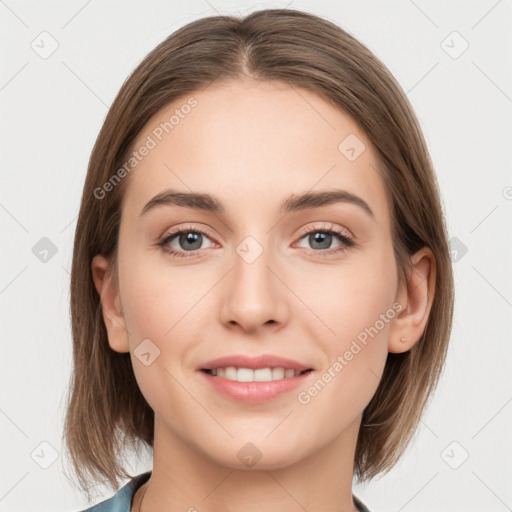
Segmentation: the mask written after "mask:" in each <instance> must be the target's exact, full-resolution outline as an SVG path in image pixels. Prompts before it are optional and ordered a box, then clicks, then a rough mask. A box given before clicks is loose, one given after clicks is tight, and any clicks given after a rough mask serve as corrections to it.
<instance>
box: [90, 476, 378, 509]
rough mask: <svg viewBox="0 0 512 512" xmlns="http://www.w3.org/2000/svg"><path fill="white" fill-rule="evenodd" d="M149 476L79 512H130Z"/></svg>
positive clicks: (356, 503) (358, 507)
mask: <svg viewBox="0 0 512 512" xmlns="http://www.w3.org/2000/svg"><path fill="white" fill-rule="evenodd" d="M150 476H151V471H148V472H146V473H142V474H140V475H138V476H136V477H134V478H132V479H131V480H130V481H129V482H128V483H127V484H126V485H125V486H124V487H121V489H119V491H117V493H116V494H114V496H112V498H109V499H108V500H105V501H102V502H101V503H98V504H97V505H94V507H91V508H88V509H86V510H82V511H81V512H130V508H131V506H132V500H133V496H134V495H135V493H136V492H137V489H138V488H139V487H140V486H141V485H143V484H144V483H145V482H146V481H147V480H148V479H149V477H150ZM352 498H353V499H354V503H355V505H356V507H357V510H359V512H370V511H369V510H368V508H367V507H366V505H364V503H363V502H362V501H361V500H360V499H359V498H357V497H356V496H352Z"/></svg>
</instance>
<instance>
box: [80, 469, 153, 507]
mask: <svg viewBox="0 0 512 512" xmlns="http://www.w3.org/2000/svg"><path fill="white" fill-rule="evenodd" d="M150 476H151V471H147V472H146V473H142V474H140V475H138V476H135V477H133V478H132V479H131V480H130V481H129V482H128V483H126V484H125V485H124V486H123V487H121V489H119V490H118V491H117V492H116V493H115V494H114V496H112V497H111V498H108V499H107V500H105V501H102V502H101V503H98V504H97V505H94V506H93V507H90V508H88V509H85V510H82V511H81V512H130V508H131V505H132V500H133V496H134V494H135V492H136V491H137V489H138V488H139V487H140V486H141V485H142V484H144V483H145V482H146V481H147V480H148V479H149V477H150Z"/></svg>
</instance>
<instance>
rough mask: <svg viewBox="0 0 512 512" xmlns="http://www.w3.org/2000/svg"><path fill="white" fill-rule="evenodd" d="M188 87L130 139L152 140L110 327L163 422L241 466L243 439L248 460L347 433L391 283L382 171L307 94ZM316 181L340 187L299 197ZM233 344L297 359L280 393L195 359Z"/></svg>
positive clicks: (230, 350) (282, 88)
mask: <svg viewBox="0 0 512 512" xmlns="http://www.w3.org/2000/svg"><path fill="white" fill-rule="evenodd" d="M191 97H193V98H194V99H195V101H193V102H189V103H188V104H189V105H191V104H192V103H193V104H194V106H193V107H191V108H183V105H186V104H187V101H188V100H189V97H187V98H184V99H183V100H180V101H177V102H175V103H173V104H172V105H169V106H168V107H166V108H165V109H163V110H161V111H160V112H158V113H157V114H156V115H155V116H154V117H153V119H151V120H150V122H149V123H148V124H147V125H146V127H145V129H144V130H143V131H142V132H141V133H140V134H139V136H138V138H137V141H136V142H135V144H134V148H140V147H141V146H142V145H144V144H147V145H148V146H151V148H150V150H149V151H148V152H147V154H146V156H144V157H143V158H142V159H141V160H140V162H139V163H138V164H137V165H136V167H135V168H134V170H132V171H131V173H130V175H129V176H128V177H126V178H124V179H126V180H128V181H127V188H126V192H125V195H124V200H123V207H122V219H121V225H120V233H119V252H118V283H119V284H118V296H117V299H116V301H115V303H116V305H117V307H118V308H119V311H120V312H121V313H120V317H119V320H118V321H117V324H118V325H121V324H122V325H124V327H125V328H126V330H124V329H117V330H116V328H115V327H113V328H110V329H109V343H110V345H111V347H112V348H113V349H114V350H116V351H118V352H127V351H130V354H131V358H132V363H133V368H134V372H135V375H136V378H137V381H138V384H139V386H140V389H141V391H142V393H143V394H144V396H145V398H146V400H147V401H148V403H149V405H150V406H151V407H152V409H153V410H154V411H155V413H156V418H157V424H158V425H159V426H158V428H161V429H164V430H165V431H166V432H167V433H168V434H169V437H172V438H174V439H180V440H181V442H184V443H186V444H187V445H188V446H190V447H192V449H193V450H195V451H196V452H197V453H200V454H202V455H203V456H204V457H207V458H209V459H210V460H213V461H216V462H217V463H220V464H222V465H224V466H232V467H243V464H242V462H241V459H240V458H239V450H240V449H241V448H242V447H243V446H245V445H246V443H248V442H251V443H252V444H253V445H254V446H255V447H257V449H258V450H259V451H260V452H261V453H262V454H264V458H263V459H262V460H261V463H260V467H261V466H262V465H263V466H267V467H276V466H277V465H286V464H291V463H293V462H295V461H298V460H300V459H303V458H304V457H306V456H308V455H310V454H312V453H314V452H318V451H319V450H321V449H322V448H326V447H328V445H330V444H331V443H333V442H335V441H336V440H337V439H340V438H342V437H343V436H345V435H347V433H351V434H350V435H352V436H354V435H356V434H357V429H358V426H359V422H360V419H361V414H362V412H363V409H364V408H365V406H366V405H367V404H368V402H369V401H370V399H371V397H372V396H373V394H374V393H375V390H376V388H377V385H378V382H379V377H380V376H381V374H382V370H383V368H384V364H385V360H386V356H387V353H388V348H389V347H388V340H389V336H390V332H391V330H392V329H393V325H394V322H395V320H393V319H394V318H395V317H396V316H397V315H398V309H397V307H396V305H397V303H396V300H397V297H398V293H399V289H398V280H397V273H396V269H395V259H394V254H393V246H392V241H391V224H390V205H389V204H388V202H387V196H386V190H385V188H384V182H383V180H382V178H381V176H380V174H379V171H378V167H379V165H378V162H377V158H376V154H375V153H374V151H373V149H372V147H371V145H370V142H369V140H368V139H367V137H366V136H365V134H364V133H363V132H362V131H361V129H360V128H359V127H358V126H357V125H356V123H355V122H354V121H353V120H352V119H351V118H350V117H349V116H348V115H347V114H346V113H344V112H343V111H341V110H339V109H337V108H334V107H333V106H332V105H330V104H329V103H327V102H326V101H324V100H323V99H322V98H321V97H319V96H317V95H315V94H314V93H312V92H308V91H306V90H303V89H293V88H290V87H289V86H287V85H286V84H282V83H277V82H273V83H269V82H252V81H251V82H238V81H233V82H229V83H223V84H213V85H210V86H209V87H208V88H207V89H205V90H203V91H199V92H197V93H195V94H192V95H191ZM177 109H178V112H179V114H178V113H176V110H177ZM173 114H176V115H177V116H178V117H179V121H178V122H176V119H177V118H175V119H174V125H173V128H172V130H169V129H168V131H169V133H166V132H165V130H162V126H163V123H165V122H169V119H170V118H171V116H172V115H173ZM158 127H160V130H158ZM148 137H149V138H148ZM347 137H348V138H347ZM150 139H151V140H152V141H153V142H154V143H155V144H153V143H148V141H149V140H150ZM160 139H161V140H160ZM153 146H154V147H153ZM169 191H173V192H179V193H183V194H191V193H194V194H208V195H210V196H212V198H213V199H212V200H210V201H202V202H199V201H197V200H196V201H195V202H192V203H190V202H189V203H187V202H186V201H185V199H184V196H181V197H179V196H178V197H177V198H176V196H175V197H174V199H173V198H172V197H171V196H169V195H168V196H167V197H166V198H165V197H164V196H165V193H166V192H169ZM324 192H327V193H329V192H335V193H338V195H335V194H331V195H330V196H318V198H317V199H316V200H313V199H311V197H310V198H309V200H307V197H306V198H305V197H302V196H303V194H313V195H315V194H320V193H324ZM343 192H344V193H345V196H343V195H342V194H341V193H343ZM157 196H159V199H158V200H156V201H152V200H153V199H154V198H155V197H157ZM301 197H302V200H301ZM343 197H345V198H353V200H348V199H345V200H343ZM326 198H327V199H326ZM354 198H355V199H354ZM104 200H108V198H106V199H104ZM180 232H181V233H180ZM399 307H401V306H399ZM232 355H241V356H248V357H256V356H260V355H272V356H278V357H283V358H287V359H291V360H293V361H295V362H297V363H300V364H301V365H303V367H305V368H307V369H310V371H308V372H306V373H304V374H302V375H301V376H300V377H294V378H293V379H294V384H293V386H291V387H292V388H291V389H287V390H286V391H282V389H281V388H279V389H281V392H280V393H277V394H275V393H274V394H272V393H273V392H275V390H276V389H277V386H279V385H277V386H276V385H272V384H271V385H266V386H265V385H261V383H257V384H256V385H250V384H248V383H243V384H237V383H234V382H232V381H230V380H229V379H225V378H222V377H220V376H219V374H218V375H217V376H207V375H206V373H205V372H204V371H201V369H204V368H205V367H207V366H208V365H207V363H208V361H211V360H213V359H217V358H220V357H225V356H232ZM224 366H225V365H224ZM238 366H242V363H241V364H240V365H238ZM265 366H267V367H269V366H280V365H279V364H277V365H276V364H270V363H269V362H268V361H267V362H266V364H265ZM282 366H285V364H284V363H283V365H282ZM220 373H221V371H220ZM242 373H243V372H242ZM240 375H241V373H238V374H237V376H240ZM244 375H245V373H244ZM259 375H260V376H261V375H268V374H266V373H265V372H260V373H259ZM274 375H277V377H279V371H277V374H274ZM220 379H222V380H223V381H224V384H225V383H226V382H228V385H227V386H224V387H223V388H222V389H223V390H224V389H227V388H229V389H230V390H231V393H234V394H235V395H236V396H234V395H233V394H226V392H224V391H221V390H219V387H218V386H217V384H218V382H220ZM242 379H243V377H242ZM214 380H216V382H213V381H214ZM284 380H286V378H285V379H284ZM230 382H231V384H229V383H230ZM280 382H281V384H282V382H283V381H280ZM251 386H252V387H251ZM264 387H266V390H263V391H261V389H262V388H264ZM255 388H258V389H259V392H260V394H254V393H252V391H251V390H254V389H255ZM272 390H274V391H272ZM265 393H268V394H267V395H265ZM242 395H243V396H245V399H244V398H243V397H241V396H242ZM246 449H248V448H246ZM250 449H254V448H250Z"/></svg>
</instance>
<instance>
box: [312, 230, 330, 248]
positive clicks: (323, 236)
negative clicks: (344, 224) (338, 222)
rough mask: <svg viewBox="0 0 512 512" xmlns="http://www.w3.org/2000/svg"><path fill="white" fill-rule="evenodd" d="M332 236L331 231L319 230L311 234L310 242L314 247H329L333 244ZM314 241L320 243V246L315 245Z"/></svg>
mask: <svg viewBox="0 0 512 512" xmlns="http://www.w3.org/2000/svg"><path fill="white" fill-rule="evenodd" d="M331 238H332V235H330V234H329V233H323V232H321V231H319V232H316V233H313V234H311V235H309V242H310V244H311V246H312V247H313V248H317V249H328V248H329V246H330V245H331ZM313 242H315V243H319V244H320V247H318V246H317V247H315V246H314V243H313Z"/></svg>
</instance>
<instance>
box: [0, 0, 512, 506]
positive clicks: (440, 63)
mask: <svg viewBox="0 0 512 512" xmlns="http://www.w3.org/2000/svg"><path fill="white" fill-rule="evenodd" d="M285 6H288V7H290V8H296V9H304V10H307V11H310V12H312V13H315V14H319V15H322V16H325V17H327V18H329V19H330V20H331V21H334V22H335V23H338V24H339V25H341V26H342V27H343V28H344V29H345V30H347V31H348V32H350V33H351V34H353V35H354V36H356V37H357V38H359V39H360V40H361V41H362V42H363V43H364V44H366V45H367V46H368V47H369V48H370V49H371V50H372V51H373V52H374V53H375V54H376V55H377V56H378V57H379V58H380V59H381V60H382V61H383V62H384V63H385V64H386V65H387V66H388V67H389V69H390V70H391V72H392V73H393V74H394V75H395V77H396V78H397V79H398V81H399V83H400V84H401V85H402V87H403V88H404V90H405V91H406V92H407V94H408V96H409V98H410V100H411V102H412V104H413V107H414V108H415V110H416V113H417V115H418V117H419V119H420V122H421V125H422V127H423V130H424V133H425V137H426V139H427V143H428V146H429V149H430V151H431V154H432V158H433V161H434V165H435V168H436V172H437V175H438V178H439V183H440V187H441V192H442V200H443V203H444V208H445V213H446V217H447V221H448V226H449V232H450V237H452V242H451V243H452V244H453V245H452V246H453V248H454V251H453V257H454V268H455V277H456V287H457V292H456V313H455V319H454V328H453V335H452V339H451V347H450V351H449V357H448V361H447V366H446V370H445V373H444V375H443V378H442V381H441V383H440V385H439V388H438V391H437V393H436V395H435V397H434V399H433V401H432V403H431V405H430V407H429V409H428V410H427V412H426V414H425V416H424V417H423V419H422V423H421V426H420V429H419V430H418V432H417V436H416V439H415V442H414V443H413V444H412V446H411V447H410V449H409V450H408V451H407V454H406V455H405V456H404V458H403V459H402V460H401V462H400V463H399V465H398V466H397V467H396V468H395V469H393V470H392V472H391V473H389V474H388V475H386V476H384V477H382V478H380V479H375V480H374V481H373V482H371V483H370V484H369V485H367V486H364V487H361V486H359V485H356V486H355V487H354V492H355V493H356V494H358V495H359V496H360V497H361V498H362V499H363V500H365V501H366V502H367V504H368V505H369V506H370V508H371V510H372V512H388V511H389V512H391V511H395V512H398V511H404V512H412V511H418V512H420V511H428V512H432V511H433V510H435V511H440V512H442V511H451V512H454V511H465V512H468V511H482V510H486V511H496V512H501V511H505V510H512V487H511V485H510V484H511V482H512V471H511V468H512V463H511V461H512V443H511V441H510V435H511V432H512V385H511V383H510V377H509V376H510V368H511V362H512V357H511V356H512V339H511V335H510V331H511V327H512V325H511V318H512V272H511V270H510V264H511V261H512V260H511V253H512V251H511V248H512V247H511V245H512V242H511V238H512V237H511V234H512V233H511V231H512V229H511V224H512V223H511V219H512V173H511V164H510V162H511V158H510V148H511V142H512V141H511V135H512V71H511V62H512V36H511V34H512V23H511V22H512V2H511V1H510V0H500V1H496V0H489V1H487V0H485V1H484V0H482V1H471V2H469V1H458V2H455V1H451V2H447V1H420V0H414V2H413V1H412V0H400V1H394V2H379V1H377V0H374V1H357V2H356V1H342V2H335V1H334V0H330V1H318V2H312V1H309V2H301V1H298V0H293V1H292V2H290V3H288V4H286V3H285V2H259V3H251V2H248V1H242V0H237V1H224V0H222V1H221V0H212V1H206V0H195V1H191V2H188V3H187V4H186V3H185V2H178V1H155V0H154V1H151V2H145V3H143V2H142V1H128V2H127V1H123V2H121V1H116V2H114V1H110V2H99V1H98V0H92V1H91V0H89V1H87V0H73V1H66V2H64V1H61V2H50V1H37V2H36V1H32V2H28V1H27V2H15V1H14V0H5V1H0V37H1V41H2V55H1V68H0V69H1V72H0V73H1V74H0V108H1V112H0V119H1V126H0V130H1V145H0V149H1V167H0V168H1V171H0V172H1V188H0V226H1V228H0V229H1V233H2V244H1V256H2V260H1V267H0V311H1V318H2V324H1V327H2V329H1V336H2V347H3V349H2V355H3V357H2V358H1V362H0V375H1V384H2V385H1V388H0V389H1V400H0V429H1V430H0V432H1V435H0V450H1V454H0V460H1V471H2V473H1V479H0V511H3V512H6V511H34V510H37V511H46V510H47V511H53V512H57V511H72V510H79V509H80V508H85V506H86V505H87V504H86V503H85V502H84V500H83V498H82V497H81V495H80V494H79V493H78V492H77V491H76V490H75V489H74V488H73V486H72V485H71V483H70V482H69V481H68V479H67V477H66V476H65V474H64V473H63V468H64V462H65V459H64V458H63V445H62V440H61V436H62V424H63V415H64V399H63V397H64V393H65V392H66V386H67V383H68V378H69V373H70V368H71V336H70V323H69V313H68V311H69V305H68V301H69V293H68V287H69V268H70V264H71V254H72V241H73V235H74V228H75V224H76V216H77V213H78V208H79V201H80V197H81V189H82V185H83V181H84V177H85V172H86V167H87V162H88V158H89V155H90V151H91V149H92V146H93V143H94V141H95V139H96V136H97V134H98V131H99V129H100V127H101V125H102V122H103V119H104V117H105V115H106V112H107V109H108V107H109V106H110V104H111V102H112V101H113V99H114V97H115V95H116V94H117V92H118V90H119V88H120V86H121V84H122V83H123V81H124V80H125V78H126V77H127V76H128V74H129V73H130V72H131V71H132V70H133V69H134V67H135V66H136V65H137V64H138V63H139V62H140V60H141V59H142V58H143V57H144V56H145V55H146V54H147V53H148V52H149V51H150V50H151V49H152V48H153V47H154V46H156V44H157V43H159V42H160V41H162V40H163V39H164V38H165V37H166V36H168V35H169V34H170V33H171V32H173V31H174V30H176V29H177V28H179V27H181V26H183V25H184V24H186V23H188V22H189V21H192V20H194V19H197V18H199V17H203V16H206V15H212V14H215V13H216V12H218V13H222V14H246V13H248V12H251V11H253V10H256V9H262V8H266V7H285ZM44 31H46V32H48V33H49V34H50V36H48V35H40V34H41V32H44ZM453 32H457V33H456V34H454V33H453ZM52 39H54V40H55V41H56V42H57V44H58V48H57V49H56V51H55V52H54V53H53V54H52V55H50V56H47V55H44V52H48V51H50V50H51V49H52V44H56V43H53V42H52ZM465 41H466V42H467V44H469V46H468V48H467V49H466V50H465V51H464V52H463V53H461V51H462V50H463V49H464V48H465V45H466V43H465ZM460 53H461V54H460ZM41 54H43V56H44V57H47V58H42V56H41ZM459 54H460V55H459ZM43 237H47V238H48V239H49V240H51V242H52V243H53V244H54V245H55V247H56V249H57V252H56V254H55V255H52V253H51V251H50V252H49V253H48V254H45V253H44V252H42V253H41V251H42V250H43V249H41V247H40V246H39V245H36V244H38V242H39V241H40V239H41V238H43ZM39 243H41V244H43V245H44V244H45V243H46V244H47V243H48V242H39ZM34 246H35V247H36V249H34V250H33V247H34ZM464 247H465V248H467V252H466V253H464V251H465V249H464ZM34 253H35V254H34ZM44 257H46V260H47V261H46V262H44V261H41V258H43V259H44ZM41 443H43V444H41ZM53 450H54V451H55V453H54V451H53ZM466 456H468V458H467V460H464V458H465V457H466ZM54 459H55V460H54ZM150 464H151V461H150V459H149V458H146V460H142V461H131V465H129V467H130V468H131V469H132V471H133V472H134V473H136V474H138V473H141V472H143V471H145V470H147V469H149V468H150V467H151V466H150ZM43 466H48V467H47V468H46V469H44V467H43ZM455 467H458V468H457V469H454V468H455ZM98 492H99V493H103V494H100V495H99V498H98V501H99V500H100V498H101V499H105V498H107V497H109V496H110V495H111V494H112V492H109V491H108V490H105V489H102V488H101V487H100V488H99V489H98Z"/></svg>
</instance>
